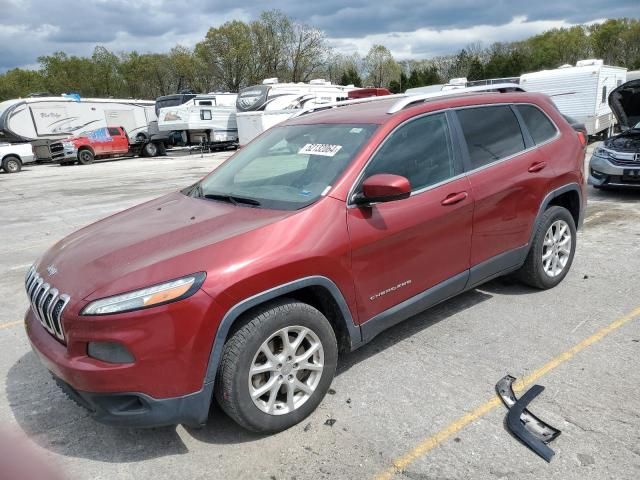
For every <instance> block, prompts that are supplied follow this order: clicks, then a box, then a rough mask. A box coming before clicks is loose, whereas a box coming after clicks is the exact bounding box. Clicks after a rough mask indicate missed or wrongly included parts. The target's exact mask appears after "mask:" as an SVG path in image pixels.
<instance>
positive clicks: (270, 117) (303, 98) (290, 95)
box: [236, 78, 357, 145]
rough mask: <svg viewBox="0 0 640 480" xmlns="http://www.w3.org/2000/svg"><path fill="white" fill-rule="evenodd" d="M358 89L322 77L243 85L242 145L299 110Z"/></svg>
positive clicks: (239, 104) (240, 100)
mask: <svg viewBox="0 0 640 480" xmlns="http://www.w3.org/2000/svg"><path fill="white" fill-rule="evenodd" d="M356 89H357V88H356V87H354V86H353V85H348V86H342V85H333V84H332V83H331V82H328V81H325V80H322V79H317V80H311V81H310V82H309V83H278V79H277V78H269V79H266V80H264V81H263V82H262V85H254V86H252V87H247V88H244V89H242V90H241V91H240V94H239V95H238V100H237V102H236V107H237V109H238V115H237V122H238V137H239V142H240V145H246V144H247V143H249V142H250V141H251V140H253V139H254V138H255V137H257V136H258V135H260V134H261V133H262V132H264V131H265V130H268V129H269V128H271V127H273V126H274V125H276V124H278V123H280V122H282V121H284V120H286V119H287V118H290V117H291V116H293V115H294V114H295V113H296V111H297V110H299V109H304V108H308V107H313V106H314V105H321V104H326V103H335V102H340V101H344V100H347V99H348V98H349V92H350V91H352V90H356Z"/></svg>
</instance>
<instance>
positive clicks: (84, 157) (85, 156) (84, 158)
mask: <svg viewBox="0 0 640 480" xmlns="http://www.w3.org/2000/svg"><path fill="white" fill-rule="evenodd" d="M94 158H95V157H94V155H93V152H92V151H91V150H88V149H86V148H85V149H84V150H80V151H79V152H78V162H79V163H80V164H81V165H90V164H92V163H93V160H94Z"/></svg>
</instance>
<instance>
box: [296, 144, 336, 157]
mask: <svg viewBox="0 0 640 480" xmlns="http://www.w3.org/2000/svg"><path fill="white" fill-rule="evenodd" d="M341 148H342V145H329V144H328V143H307V144H306V145H305V146H304V147H302V148H301V149H300V150H299V151H298V154H299V155H321V156H323V157H333V156H335V154H336V153H338V152H339V151H340V149H341Z"/></svg>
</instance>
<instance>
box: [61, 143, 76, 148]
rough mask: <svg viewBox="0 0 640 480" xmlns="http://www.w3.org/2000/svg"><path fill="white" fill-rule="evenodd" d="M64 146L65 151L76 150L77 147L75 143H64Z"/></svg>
mask: <svg viewBox="0 0 640 480" xmlns="http://www.w3.org/2000/svg"><path fill="white" fill-rule="evenodd" d="M62 146H63V147H64V149H65V150H75V149H76V146H75V144H74V143H73V142H62Z"/></svg>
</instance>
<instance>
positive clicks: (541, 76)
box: [520, 60, 627, 137]
mask: <svg viewBox="0 0 640 480" xmlns="http://www.w3.org/2000/svg"><path fill="white" fill-rule="evenodd" d="M626 78H627V69H626V68H622V67H613V66H609V65H604V63H603V61H602V60H580V61H579V62H577V63H576V66H575V67H574V66H571V65H563V66H562V67H560V68H556V69H554V70H542V71H540V72H534V73H526V74H524V75H522V76H521V77H520V85H522V86H523V87H524V88H525V90H527V91H528V92H541V93H545V94H547V95H549V96H550V97H551V98H552V99H553V101H554V102H555V104H556V106H557V107H558V110H560V112H561V113H563V114H564V115H567V116H569V117H572V118H575V119H576V120H577V121H579V122H581V123H583V124H584V125H585V126H586V128H587V133H588V134H589V135H598V134H601V135H603V136H605V137H607V136H609V135H610V134H611V133H613V128H614V125H615V116H614V115H613V113H612V112H611V108H609V103H608V102H607V99H608V98H609V94H610V93H611V92H612V91H613V90H614V89H615V88H617V87H619V86H620V85H622V84H623V83H625V82H626Z"/></svg>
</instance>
